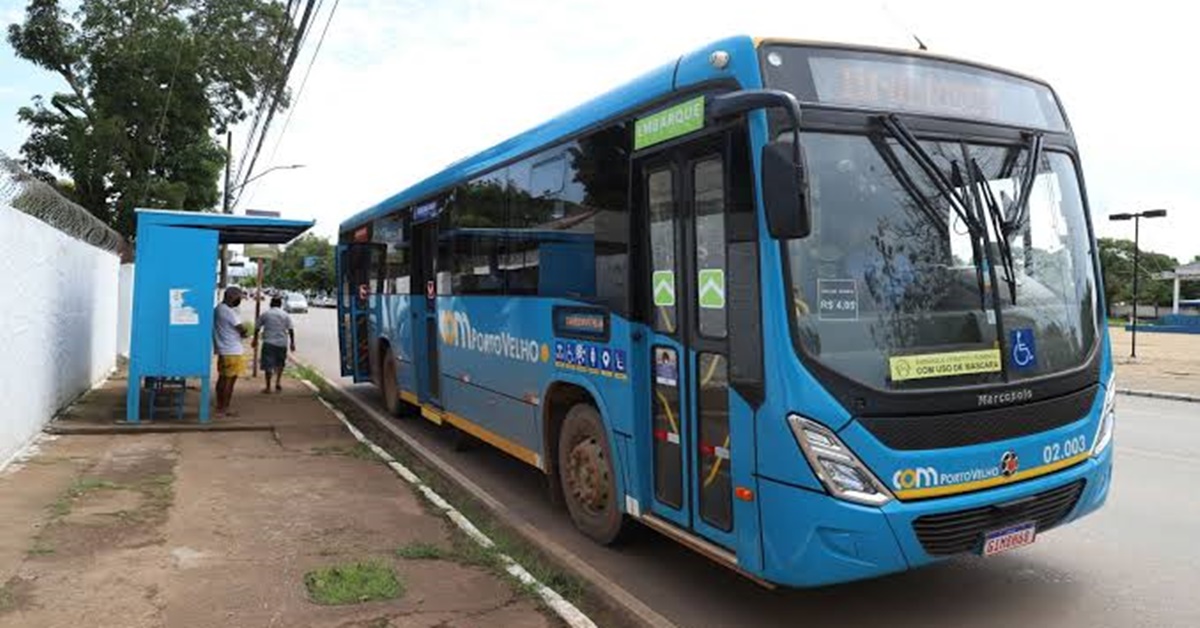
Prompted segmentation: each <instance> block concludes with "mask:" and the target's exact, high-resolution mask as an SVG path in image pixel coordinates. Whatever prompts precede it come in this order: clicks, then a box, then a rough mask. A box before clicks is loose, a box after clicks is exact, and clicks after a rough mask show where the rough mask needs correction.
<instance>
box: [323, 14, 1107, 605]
mask: <svg viewBox="0 0 1200 628" xmlns="http://www.w3.org/2000/svg"><path fill="white" fill-rule="evenodd" d="M716 50H723V51H725V52H728V53H729V55H730V63H729V65H728V66H727V67H725V68H724V69H718V68H716V67H714V66H713V65H712V64H711V63H710V62H709V58H710V55H711V54H712V52H714V51H716ZM719 80H727V81H728V82H729V83H731V84H733V85H737V86H740V87H742V88H746V89H752V88H758V87H762V78H761V75H760V71H759V66H758V59H757V55H756V52H755V49H754V43H753V41H752V40H751V39H749V38H748V37H733V38H729V39H725V40H721V41H718V42H714V43H712V44H710V45H707V46H704V47H702V48H700V49H698V50H696V51H694V52H691V53H688V54H685V55H683V56H682V57H680V58H679V59H678V60H676V61H675V62H673V63H670V64H667V65H664V66H662V67H660V68H658V69H656V70H654V71H652V72H650V73H648V74H646V75H645V76H643V77H641V78H639V79H637V80H635V81H633V82H631V83H629V84H628V85H625V86H624V87H621V88H618V89H616V90H614V91H612V92H609V93H608V94H605V95H604V96H601V97H599V98H597V99H595V100H593V101H591V102H588V103H585V104H584V105H582V106H580V107H578V108H576V109H574V110H572V111H569V112H567V113H565V114H563V115H561V116H559V117H557V118H555V119H553V120H550V121H549V122H547V123H545V124H543V125H541V126H538V127H536V128H534V129H531V130H530V131H527V132H526V133H523V134H521V135H518V136H516V137H514V138H512V139H510V140H507V141H505V142H502V143H500V144H498V145H496V146H494V147H492V148H490V149H488V150H485V151H483V152H481V153H479V154H477V155H474V156H472V157H469V158H467V159H464V160H462V161H459V162H457V163H455V164H452V165H451V166H449V167H448V168H446V169H445V170H444V171H442V172H440V173H438V174H436V175H434V176H432V177H430V178H428V179H425V180H424V181H421V182H420V183H418V184H416V185H415V186H413V187H411V188H409V189H407V190H404V191H402V192H400V193H398V194H396V195H393V196H392V197H390V198H388V199H386V200H384V201H382V202H381V203H379V204H377V205H375V206H373V207H371V208H368V209H366V210H364V211H362V212H360V213H358V214H357V215H355V216H354V217H352V218H350V219H349V220H347V221H345V222H344V223H343V224H342V230H343V232H346V231H349V230H352V229H355V228H357V227H359V226H361V225H364V224H368V223H370V222H371V221H373V220H374V219H376V218H379V217H382V216H384V215H386V214H388V213H390V212H393V211H396V210H398V209H402V208H405V207H410V206H412V205H414V204H416V203H419V202H421V201H424V200H426V199H427V198H429V197H430V196H431V195H433V194H435V193H438V192H440V191H442V190H445V189H447V188H449V187H450V186H452V185H455V184H458V183H461V182H463V181H465V180H468V179H470V178H473V177H475V176H477V175H479V174H481V173H484V172H486V171H488V170H489V169H491V168H492V167H494V166H497V165H500V164H503V163H506V162H509V161H511V160H514V159H517V158H519V157H521V156H523V155H527V154H530V153H533V152H535V151H537V150H539V149H541V148H543V147H545V146H547V145H551V144H554V143H557V142H560V141H562V140H563V139H564V138H565V137H568V136H572V135H575V134H578V133H580V132H582V131H585V130H586V129H588V128H591V127H594V126H596V125H598V124H599V123H601V122H603V121H605V120H611V119H615V118H618V117H620V116H628V115H631V112H634V111H653V110H655V109H657V108H660V107H663V106H667V105H670V104H672V102H673V101H672V100H671V99H670V97H671V95H672V94H682V93H684V92H686V90H688V89H689V88H692V87H695V86H697V85H700V84H711V82H713V81H719ZM688 95H690V93H689V94H688ZM747 121H748V129H749V142H750V149H751V155H752V160H753V163H752V167H753V173H752V175H751V176H753V178H754V180H755V183H756V188H759V189H761V181H759V172H760V163H759V155H760V154H761V150H762V147H763V146H764V144H765V143H766V142H767V140H768V133H767V116H766V114H765V113H764V112H762V111H755V112H751V113H750V114H748V115H747ZM756 196H758V197H760V198H761V195H756ZM757 220H758V233H759V234H760V236H759V237H760V241H759V276H760V277H761V278H762V284H761V286H760V295H761V302H760V305H761V310H762V329H763V346H762V355H763V361H764V364H765V365H766V367H767V368H766V370H765V377H766V382H765V383H766V390H767V391H768V394H767V395H766V398H765V399H764V400H763V403H762V405H760V406H759V407H758V408H751V407H750V406H749V405H748V404H747V403H746V402H745V401H744V400H743V399H741V397H740V396H739V395H738V394H737V393H736V392H733V391H731V392H730V405H729V408H730V426H731V450H732V456H731V460H730V468H731V470H732V474H733V485H734V486H736V487H743V488H748V489H750V491H751V492H752V494H753V496H754V497H753V498H752V499H748V500H742V499H735V500H734V502H733V507H734V529H733V531H732V532H728V533H727V532H725V531H722V530H714V529H712V528H711V527H709V526H706V525H704V524H703V522H700V523H699V524H697V521H698V520H699V517H697V516H695V513H694V512H693V511H692V509H693V505H694V504H695V503H696V496H697V493H696V490H695V482H694V481H688V482H686V484H685V487H686V488H685V491H684V499H685V503H684V505H683V508H680V509H673V508H670V507H668V506H665V505H663V504H660V503H657V502H656V500H655V498H654V482H653V473H654V466H653V454H652V451H653V450H652V445H651V443H652V441H651V434H652V416H651V412H650V410H651V408H652V404H653V402H654V401H653V399H652V387H651V386H650V385H648V384H647V382H652V381H653V372H652V369H651V367H650V365H651V363H652V358H651V347H652V346H653V345H654V344H670V345H671V346H673V347H675V348H676V350H677V351H679V352H680V353H679V354H680V356H681V358H682V359H685V360H689V361H690V360H694V356H693V355H690V354H687V353H685V352H684V350H683V349H684V347H682V346H681V345H680V344H679V343H677V342H675V341H674V340H673V339H670V338H665V337H662V336H658V335H656V334H655V332H654V331H653V330H652V329H651V328H650V327H649V326H647V325H645V324H643V323H641V322H638V321H630V320H627V319H625V318H622V317H621V316H619V315H617V314H615V313H613V314H612V315H611V317H610V326H611V338H610V340H608V341H605V342H595V343H589V342H587V341H582V340H578V339H568V338H563V337H559V336H556V334H555V331H554V329H555V328H554V325H553V308H554V306H556V305H580V304H579V303H578V302H573V301H570V300H566V299H551V298H533V297H516V298H505V297H485V296H439V297H437V298H436V299H433V300H427V299H425V298H423V297H421V296H412V297H407V296H405V297H388V298H387V299H390V300H385V301H384V303H385V305H384V306H383V307H382V308H381V310H382V312H383V314H382V316H384V317H386V320H385V321H384V323H383V324H382V325H380V326H379V327H378V328H377V329H378V335H379V336H380V337H381V338H384V339H386V340H387V341H388V342H390V343H391V344H392V346H393V347H394V351H395V355H396V356H397V360H398V361H399V362H400V364H401V368H398V369H397V383H398V385H399V387H400V389H401V390H404V391H406V392H409V393H413V394H419V396H420V397H421V399H422V400H423V401H425V400H426V395H425V384H423V383H422V381H423V380H425V379H427V378H429V377H443V378H444V380H443V381H446V382H448V383H449V384H448V385H446V386H444V387H443V395H442V398H441V399H439V400H435V401H436V402H437V403H438V404H440V405H441V406H443V407H445V408H446V409H447V410H449V411H451V412H454V413H455V414H458V415H461V416H462V417H464V418H465V419H467V420H469V421H472V422H475V423H477V424H478V425H480V426H482V427H484V428H485V429H487V430H489V431H492V432H494V433H497V434H499V435H501V436H503V437H504V438H505V439H508V440H509V441H511V442H514V443H516V444H518V445H519V446H521V447H524V448H527V449H529V450H531V451H533V452H536V453H537V454H538V455H540V456H542V457H543V458H544V457H545V456H546V455H547V453H548V452H547V451H546V447H545V443H544V442H543V427H544V425H543V421H544V416H545V408H544V403H545V400H546V399H547V398H548V396H549V393H550V391H551V390H552V389H553V388H554V387H556V386H560V385H572V386H578V387H579V388H581V389H583V390H584V391H585V392H586V393H587V394H588V395H590V396H591V397H592V399H594V400H595V402H596V405H597V407H598V409H599V411H600V414H601V416H602V417H603V419H604V422H605V425H606V429H607V431H608V438H609V442H610V443H612V444H613V447H614V466H615V471H616V473H617V475H618V484H617V486H618V489H619V490H620V492H621V495H620V497H619V503H620V504H622V506H623V507H624V508H625V509H626V512H628V513H630V514H632V515H635V516H644V515H646V514H647V513H654V514H656V515H658V516H659V517H660V518H662V519H665V520H668V521H670V522H672V523H674V524H675V525H677V526H679V527H680V528H682V529H685V530H688V531H690V532H693V533H697V534H700V535H703V536H704V537H706V538H708V539H709V540H711V541H714V542H716V543H718V544H721V545H724V546H725V547H727V548H729V549H731V550H732V551H733V552H734V553H735V555H736V556H737V561H738V567H739V568H740V569H743V570H745V571H746V572H748V573H750V574H753V575H755V576H758V577H762V578H765V579H767V580H770V581H773V582H778V583H781V584H786V585H794V586H813V585H820V584H829V583H834V582H842V581H846V580H852V579H859V578H866V577H873V576H878V575H881V574H885V573H891V572H895V571H900V570H904V569H907V568H909V567H913V566H917V565H921V564H926V563H928V562H932V561H933V560H935V559H934V558H933V557H931V556H928V555H926V554H925V553H924V551H923V550H922V549H921V547H920V544H919V543H918V542H917V541H916V539H915V537H914V534H913V531H912V526H911V524H912V521H913V520H914V519H915V518H917V517H919V516H921V515H923V514H932V513H945V512H951V511H955V510H959V509H965V508H971V507H976V506H980V505H985V504H994V503H997V502H1000V501H1006V500H1011V499H1016V498H1019V497H1023V496H1027V495H1031V494H1033V493H1037V492H1040V491H1043V490H1046V489H1048V488H1053V487H1056V486H1060V485H1062V484H1065V483H1068V482H1070V481H1074V480H1075V479H1080V478H1082V479H1084V480H1085V481H1086V488H1085V491H1084V494H1083V496H1082V497H1081V499H1080V502H1079V505H1078V506H1077V507H1076V509H1075V511H1074V512H1073V513H1071V515H1070V516H1069V519H1074V518H1078V517H1080V516H1083V515H1085V514H1087V513H1089V512H1091V511H1093V510H1095V509H1096V508H1098V507H1099V506H1100V505H1101V504H1102V503H1103V502H1104V500H1105V498H1106V496H1107V491H1108V486H1109V478H1110V476H1111V464H1112V448H1111V447H1109V449H1108V450H1107V451H1106V452H1104V453H1103V454H1101V455H1100V456H1098V457H1094V458H1087V459H1085V460H1084V461H1083V462H1081V463H1079V464H1076V465H1074V466H1072V467H1069V468H1067V469H1065V470H1060V471H1057V472H1054V473H1050V474H1048V475H1045V476H1041V477H1037V478H1033V479H1028V480H1025V481H1022V482H1019V483H1015V484H1011V485H1005V486H1000V487H996V488H990V489H984V490H978V491H975V492H972V493H966V494H961V495H954V496H949V497H939V498H933V499H926V500H921V501H895V500H894V501H892V502H890V503H889V504H887V505H886V506H884V507H883V508H872V507H866V506H860V505H855V504H852V503H849V502H845V501H840V500H836V499H833V498H831V497H830V496H829V495H828V494H827V493H826V491H825V490H824V488H823V486H822V484H821V482H820V481H819V480H818V479H817V478H816V476H815V474H814V473H813V470H812V468H811V467H810V466H809V465H808V464H807V462H806V461H805V459H804V457H803V455H802V453H801V451H800V449H799V446H798V445H797V443H796V441H795V438H794V436H793V434H792V433H791V430H790V429H789V427H788V424H787V422H786V417H787V415H788V414H789V413H791V412H798V413H800V414H803V415H805V416H808V417H811V418H812V419H814V420H816V421H819V422H821V423H823V424H824V425H826V426H828V427H830V428H831V429H832V430H834V431H836V432H838V433H839V434H840V436H841V437H842V438H843V440H844V441H845V442H846V443H847V445H849V446H850V447H851V448H852V449H854V451H855V452H856V453H857V454H858V456H859V457H860V458H861V459H863V461H864V462H865V463H866V464H867V465H868V466H869V467H870V468H871V469H872V470H873V471H874V472H875V473H876V475H877V476H878V477H880V478H883V480H884V482H885V483H889V484H890V481H889V480H890V476H891V475H892V474H893V473H894V472H895V471H896V470H899V469H903V468H906V467H911V466H914V465H917V464H920V465H922V466H944V467H947V468H951V467H954V468H958V467H976V466H978V467H985V466H987V467H990V466H993V465H997V464H999V458H1000V455H1001V454H1002V453H1003V452H1004V451H1008V450H1012V451H1014V452H1017V453H1018V454H1019V457H1020V459H1021V460H1022V462H1023V463H1024V464H1023V467H1022V468H1030V467H1034V466H1039V465H1040V464H1041V460H1042V457H1043V455H1044V448H1045V447H1046V445H1047V444H1050V443H1054V442H1062V441H1064V440H1069V439H1071V438H1077V437H1079V436H1083V437H1084V438H1085V439H1086V442H1087V444H1088V446H1089V447H1090V446H1091V441H1092V439H1093V438H1094V437H1095V433H1096V429H1097V427H1098V425H1099V415H1100V409H1101V404H1102V400H1103V398H1104V395H1103V394H1100V395H1098V396H1097V401H1096V405H1095V407H1093V408H1092V409H1091V411H1090V412H1089V413H1088V414H1087V415H1086V416H1084V417H1081V418H1080V419H1079V420H1078V421H1076V422H1074V423H1071V424H1069V425H1066V426H1063V427H1061V428H1058V429H1056V430H1053V431H1050V432H1046V433H1044V434H1038V435H1033V436H1029V437H1025V438H1020V439H1013V440H1012V441H1006V442H1000V443H990V444H988V445H980V446H974V447H963V448H955V449H948V450H941V451H924V452H905V451H895V450H890V449H888V448H886V447H884V446H883V445H882V444H881V443H880V442H879V441H878V440H876V439H875V438H874V437H873V436H871V435H870V434H869V433H868V432H866V430H865V429H863V428H862V427H861V425H859V424H858V423H856V422H855V421H854V420H853V418H852V416H851V414H850V412H848V411H847V409H846V408H845V407H843V406H842V405H841V404H840V403H839V402H838V401H837V400H836V399H835V398H834V397H833V396H832V395H831V394H830V392H829V391H828V390H827V389H826V388H825V387H824V386H822V385H821V384H820V383H819V382H818V381H817V380H816V378H815V377H814V376H813V375H812V374H811V373H810V372H809V370H808V369H807V368H806V367H805V366H804V365H803V364H802V363H801V361H800V360H799V358H798V357H797V355H796V351H795V349H794V346H793V344H792V339H791V337H790V321H789V318H788V309H789V308H790V307H792V306H791V295H790V294H788V291H787V286H785V285H784V282H783V281H782V277H783V264H784V260H783V259H782V255H781V249H780V247H779V243H778V242H777V241H775V240H772V239H771V238H770V237H769V236H768V235H767V234H768V230H767V227H766V221H765V216H764V215H763V212H762V208H761V206H760V207H758V215H757ZM561 252H562V259H561V260H555V261H554V262H553V264H550V263H549V262H544V264H543V269H545V268H551V269H553V270H560V269H570V270H574V271H576V272H577V273H580V274H588V268H590V267H588V266H587V262H585V261H582V260H581V259H576V260H574V261H572V259H571V258H572V257H581V252H582V247H580V250H573V249H572V248H571V247H567V248H564V249H563V250H562V251H561ZM547 277H549V279H547V280H548V281H553V280H554V279H553V277H551V275H550V273H547ZM560 279H561V280H563V281H567V280H570V279H571V278H570V277H560ZM417 292H418V293H420V290H417ZM426 316H433V317H436V320H437V322H438V326H437V330H438V331H437V333H436V334H435V336H437V337H435V338H430V339H428V340H429V341H431V342H436V343H438V345H437V346H438V347H439V353H440V361H441V368H440V369H439V372H436V373H432V372H424V371H423V370H422V369H425V370H428V369H427V367H425V366H424V360H423V353H422V351H423V350H422V348H421V347H422V346H423V344H424V343H425V342H426V339H425V338H424V334H425V331H424V320H425V319H424V317H426ZM406 321H409V322H412V323H411V324H410V325H407V326H406ZM593 347H595V348H599V349H602V350H608V351H610V352H615V351H620V352H621V355H622V356H623V358H624V362H625V363H624V364H623V368H622V373H621V374H622V375H623V377H617V376H616V373H614V372H607V373H606V372H604V371H603V370H602V369H597V368H595V366H594V365H593V364H591V362H590V355H591V348H593ZM576 350H582V351H584V353H583V354H580V355H581V356H582V357H580V358H579V359H573V360H562V359H560V358H562V357H563V356H562V354H563V353H565V352H567V351H571V352H572V355H574V353H573V352H574V351H576ZM1101 351H1102V356H1101V381H1102V382H1104V381H1107V380H1108V377H1109V375H1110V374H1111V372H1112V365H1111V356H1110V348H1109V343H1108V341H1107V337H1105V338H1104V339H1103V340H1102V345H1101ZM547 352H548V355H547ZM407 360H412V365H411V366H407V367H406V366H403V365H404V364H405V363H406V361H407ZM682 375H683V373H681V376H682ZM681 384H683V385H685V386H686V385H687V384H686V383H685V382H683V381H682V380H681ZM689 394H690V393H689ZM684 403H685V405H692V406H694V403H695V400H694V396H693V397H688V398H685V401H684ZM681 440H682V441H683V443H682V444H683V446H684V448H685V450H686V451H688V452H689V453H688V455H687V456H685V464H684V467H685V481H686V478H687V477H688V476H689V475H690V474H693V473H694V470H695V468H696V466H695V463H696V453H695V450H696V446H695V445H696V443H695V434H694V433H693V432H691V431H690V430H689V431H685V432H684V433H683V434H681ZM693 480H694V478H693Z"/></svg>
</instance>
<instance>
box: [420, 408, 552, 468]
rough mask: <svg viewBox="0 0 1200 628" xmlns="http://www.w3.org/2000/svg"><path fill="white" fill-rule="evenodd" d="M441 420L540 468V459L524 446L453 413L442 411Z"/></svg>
mask: <svg viewBox="0 0 1200 628" xmlns="http://www.w3.org/2000/svg"><path fill="white" fill-rule="evenodd" d="M441 415H442V418H443V419H445V421H446V422H447V423H449V424H450V425H453V426H454V427H457V428H458V429H460V430H462V431H464V432H466V433H468V434H470V435H471V436H474V437H475V438H478V439H479V440H481V441H483V442H485V443H487V444H489V445H491V446H493V447H495V448H496V449H499V450H500V451H503V452H504V453H506V454H508V455H510V456H512V457H513V458H516V459H517V460H520V461H521V462H524V463H526V464H530V465H533V466H535V467H537V468H539V469H541V468H542V457H541V456H540V455H538V453H537V452H535V451H533V450H531V449H528V448H526V447H525V446H524V445H519V444H517V443H514V442H512V441H510V440H508V439H507V438H504V437H503V436H501V435H499V434H497V433H495V432H492V431H490V430H488V429H486V428H483V427H480V426H479V425H476V424H475V423H472V422H470V421H468V420H466V419H464V418H462V417H460V416H458V415H457V414H454V413H453V412H446V411H444V410H443V411H442V413H441Z"/></svg>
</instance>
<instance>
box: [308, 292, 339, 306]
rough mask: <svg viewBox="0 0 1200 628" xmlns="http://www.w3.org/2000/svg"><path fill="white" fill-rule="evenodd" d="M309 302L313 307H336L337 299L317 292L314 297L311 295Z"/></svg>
mask: <svg viewBox="0 0 1200 628" xmlns="http://www.w3.org/2000/svg"><path fill="white" fill-rule="evenodd" d="M311 303H312V306H313V307H337V301H336V300H334V298H333V297H331V296H328V295H324V294H318V295H317V296H316V297H313V300H312V301H311Z"/></svg>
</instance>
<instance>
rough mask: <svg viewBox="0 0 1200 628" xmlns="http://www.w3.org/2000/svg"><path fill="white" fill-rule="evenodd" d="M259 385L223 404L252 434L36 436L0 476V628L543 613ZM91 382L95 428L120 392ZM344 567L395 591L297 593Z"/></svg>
mask: <svg viewBox="0 0 1200 628" xmlns="http://www.w3.org/2000/svg"><path fill="white" fill-rule="evenodd" d="M260 382H261V380H259V381H258V382H254V381H250V382H246V381H243V382H240V383H239V388H238V390H237V391H236V393H235V399H234V407H235V409H237V410H238V411H239V412H240V413H241V416H242V421H251V419H253V422H254V423H256V424H257V426H256V427H255V429H253V430H252V431H206V432H203V433H195V432H176V433H161V434H156V433H135V434H87V435H60V436H50V437H48V438H47V439H46V440H44V441H43V442H42V443H41V444H40V446H39V448H40V451H38V452H37V453H36V454H34V455H32V456H31V457H29V458H28V459H27V460H25V461H23V462H22V463H19V464H17V465H14V466H12V467H10V468H9V469H8V470H7V471H5V472H4V473H3V474H0V627H8V626H12V627H17V626H20V627H22V628H30V627H38V626H64V627H65V626H84V625H86V626H114V627H116V626H120V627H132V628H140V627H152V626H154V627H156V626H170V627H191V626H195V627H197V628H199V627H210V626H363V627H367V626H370V627H378V628H382V627H385V626H480V627H482V626H530V627H534V626H552V625H556V624H557V623H558V620H557V619H555V618H552V617H550V616H547V615H545V614H544V613H543V612H542V610H540V607H539V605H538V604H537V603H536V602H535V601H534V599H533V598H531V597H530V596H529V594H527V593H525V592H523V591H522V590H519V589H518V588H517V587H516V586H515V585H514V584H512V583H511V581H508V580H506V579H503V578H501V577H500V576H499V575H497V574H496V573H495V572H494V571H493V570H490V569H488V568H485V567H479V566H473V565H472V563H470V561H464V560H459V559H457V558H455V557H456V556H458V555H460V554H459V551H458V550H456V547H457V544H458V543H459V542H460V539H458V538H456V537H455V535H454V533H452V531H451V530H450V528H449V527H448V526H447V525H446V524H445V522H444V520H443V519H441V518H439V517H437V516H435V515H434V514H432V513H431V512H428V511H427V510H426V509H425V506H424V505H423V504H422V503H421V501H419V498H418V497H417V496H416V494H415V493H414V492H413V491H412V489H410V488H409V487H408V485H406V484H405V483H403V482H402V481H400V480H399V479H398V478H397V477H396V476H395V474H393V473H392V471H391V470H390V469H389V468H388V467H387V466H385V465H384V464H382V463H380V461H379V460H378V459H376V458H375V457H374V455H373V454H371V452H370V450H369V449H367V448H365V447H364V446H362V445H360V444H359V443H358V442H357V441H356V440H355V439H354V438H353V437H352V436H351V435H350V434H348V433H347V432H346V430H345V429H344V427H343V426H342V425H341V423H340V422H339V421H338V420H337V419H336V418H335V417H334V416H332V414H331V413H330V412H329V410H328V409H327V408H325V407H324V406H323V405H321V403H320V402H319V401H318V400H317V398H316V397H315V395H314V394H313V393H312V392H311V391H310V390H309V389H308V388H306V387H304V386H301V385H300V384H299V383H298V382H297V381H296V380H292V379H286V380H284V391H283V393H282V394H278V395H274V394H273V395H263V394H260V393H259V389H260V387H261V383H260ZM112 387H115V388H121V389H123V382H120V381H119V380H118V381H117V382H116V383H112V385H111V386H109V387H106V388H112ZM104 391H105V389H101V390H100V391H99V392H96V391H94V393H93V394H92V395H89V397H85V398H84V399H83V400H82V403H79V404H76V406H75V407H74V409H73V412H74V413H75V419H74V420H75V421H77V422H79V423H81V424H86V423H87V422H88V420H89V419H90V421H91V423H92V424H96V425H102V424H106V423H107V424H109V425H112V418H111V417H112V416H114V415H116V416H119V414H120V413H119V410H120V408H114V407H113V405H112V403H113V401H112V400H113V399H117V403H123V399H121V396H120V395H113V394H106V393H105V392H104ZM215 425H217V426H218V427H220V426H221V421H220V420H217V421H216V422H215ZM397 550H408V551H406V552H404V555H405V556H409V558H402V557H400V554H398V553H397ZM438 557H440V558H438ZM354 562H370V563H375V564H377V565H380V566H383V567H385V568H391V569H393V570H394V572H395V574H396V576H397V578H398V580H399V583H400V585H401V589H402V592H401V594H400V596H399V597H397V598H395V599H391V600H385V601H371V602H365V603H357V604H349V605H343V606H325V605H319V604H316V603H315V602H313V601H311V599H310V594H309V591H308V589H307V588H306V585H305V576H306V574H308V573H309V572H311V571H313V570H316V569H320V568H324V567H330V566H335V565H346V564H348V563H354Z"/></svg>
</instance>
